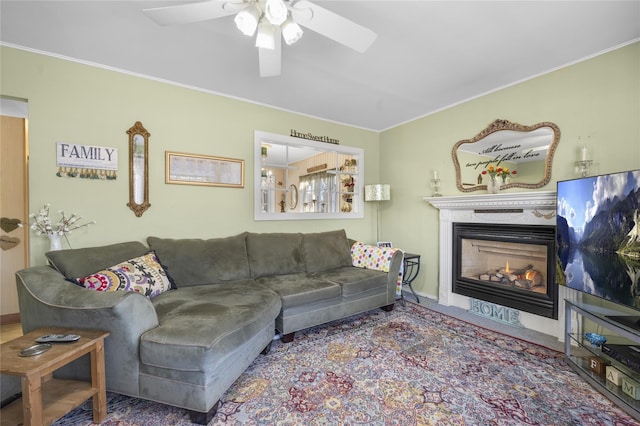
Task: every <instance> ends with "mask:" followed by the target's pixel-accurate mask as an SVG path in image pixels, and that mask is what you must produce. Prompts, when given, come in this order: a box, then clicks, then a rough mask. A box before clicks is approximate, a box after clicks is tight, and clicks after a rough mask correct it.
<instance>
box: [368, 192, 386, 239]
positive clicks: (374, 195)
mask: <svg viewBox="0 0 640 426" xmlns="http://www.w3.org/2000/svg"><path fill="white" fill-rule="evenodd" d="M364 200H365V201H375V202H376V242H378V241H380V201H389V200H391V185H388V184H382V183H377V184H375V185H365V186H364Z"/></svg>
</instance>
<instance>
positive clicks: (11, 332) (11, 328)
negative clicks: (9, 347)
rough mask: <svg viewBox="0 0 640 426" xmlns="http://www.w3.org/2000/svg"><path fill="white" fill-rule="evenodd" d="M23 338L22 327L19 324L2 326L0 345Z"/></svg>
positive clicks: (0, 327) (0, 326) (0, 329)
mask: <svg viewBox="0 0 640 426" xmlns="http://www.w3.org/2000/svg"><path fill="white" fill-rule="evenodd" d="M20 336H22V326H21V325H20V323H19V322H16V323H12V324H2V325H0V343H4V342H8V341H9V340H13V339H15V338H16V337H20Z"/></svg>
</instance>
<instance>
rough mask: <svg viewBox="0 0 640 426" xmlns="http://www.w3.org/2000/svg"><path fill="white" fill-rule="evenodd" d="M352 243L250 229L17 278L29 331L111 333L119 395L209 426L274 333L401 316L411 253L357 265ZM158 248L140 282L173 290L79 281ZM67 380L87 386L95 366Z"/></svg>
mask: <svg viewBox="0 0 640 426" xmlns="http://www.w3.org/2000/svg"><path fill="white" fill-rule="evenodd" d="M353 243H354V241H352V240H349V239H348V238H347V236H346V234H345V232H344V230H339V231H331V232H323V233H307V234H302V233H268V234H261V233H249V232H245V233H242V234H239V235H235V236H231V237H227V238H213V239H206V240H205V239H168V238H158V237H149V238H148V239H147V244H148V246H147V245H145V244H143V243H141V242H125V243H119V244H113V245H109V246H102V247H92V248H84V249H75V250H62V251H55V252H49V253H47V258H48V259H49V263H50V266H36V267H31V268H27V269H24V270H22V271H19V272H18V273H17V274H16V278H17V286H18V297H19V303H20V317H21V321H22V327H23V330H24V332H29V331H32V330H34V329H36V328H39V327H44V326H60V327H71V328H94V329H103V330H107V331H109V332H110V336H109V337H108V338H107V340H106V342H105V359H106V375H107V389H108V390H109V391H112V392H116V393H121V394H126V395H130V396H134V397H139V398H144V399H149V400H154V401H159V402H162V403H166V404H169V405H173V406H177V407H181V408H185V409H187V410H189V411H190V412H191V417H192V420H193V421H194V422H197V423H207V422H208V421H209V420H210V419H211V418H212V417H213V415H214V414H215V412H216V409H217V407H218V401H219V399H220V397H221V396H222V394H223V393H224V392H225V391H226V390H227V389H228V388H229V387H230V386H231V384H232V383H233V382H234V381H235V380H236V379H237V378H238V377H239V376H240V375H241V374H242V373H243V371H244V370H245V369H246V368H247V367H248V366H249V365H250V364H251V363H252V362H253V360H254V359H255V358H256V357H257V356H259V355H260V353H261V352H264V351H265V350H266V351H268V348H269V347H270V344H271V342H272V340H273V338H274V335H277V334H280V335H281V337H282V339H283V341H285V342H287V341H290V340H292V339H293V335H294V333H295V332H296V331H298V330H302V329H305V328H308V327H311V326H314V325H318V324H322V323H325V322H328V321H332V320H336V319H340V318H344V317H347V316H349V315H353V314H356V313H360V312H364V311H368V310H371V309H375V308H379V307H381V308H385V309H387V310H390V309H392V308H393V304H394V302H395V297H396V282H397V279H398V274H399V271H400V268H401V264H402V253H401V252H400V251H396V252H395V253H390V255H389V263H388V272H383V271H381V270H376V269H365V268H361V267H354V266H353V263H352V256H351V247H352V244H353ZM150 252H151V253H153V254H154V255H155V258H156V259H157V260H158V261H159V265H158V267H159V269H160V271H159V272H154V273H149V274H148V273H146V272H143V273H141V275H140V276H139V277H138V278H139V279H141V280H147V279H151V277H153V276H155V274H160V275H163V276H165V277H166V278H167V279H168V281H169V282H170V283H171V286H170V287H171V289H170V290H166V289H164V290H163V291H161V292H159V294H156V293H152V292H148V293H147V296H152V297H146V296H145V295H144V294H141V293H138V292H135V291H104V292H101V291H94V290H92V289H87V288H84V287H82V286H80V285H78V279H79V278H82V277H87V276H91V275H92V274H94V273H96V272H97V271H101V270H105V269H106V268H110V267H114V265H118V264H121V263H122V262H124V264H127V265H128V263H127V262H128V261H129V260H130V259H134V258H136V259H137V258H139V257H140V256H144V255H148V254H149V253H150ZM160 265H161V266H160ZM116 269H117V268H116ZM109 270H112V269H109ZM167 288H169V287H167ZM143 293H144V292H143ZM59 374H60V375H62V376H64V377H69V378H87V377H89V363H88V360H86V359H84V360H79V362H77V363H75V364H73V365H71V366H70V367H69V368H63V369H61V370H60V373H59Z"/></svg>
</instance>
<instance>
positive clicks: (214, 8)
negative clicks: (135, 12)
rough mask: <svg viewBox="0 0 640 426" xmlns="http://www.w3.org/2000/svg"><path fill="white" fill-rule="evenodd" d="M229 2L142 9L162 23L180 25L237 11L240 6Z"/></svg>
mask: <svg viewBox="0 0 640 426" xmlns="http://www.w3.org/2000/svg"><path fill="white" fill-rule="evenodd" d="M229 4H230V3H226V2H224V1H219V0H207V1H202V2H197V3H186V4H179V5H175V6H164V7H156V8H152V9H143V10H142V11H143V12H144V13H146V14H147V16H148V17H149V18H151V19H153V20H154V21H155V22H156V23H158V24H160V25H163V26H166V25H179V24H189V23H192V22H200V21H208V20H209V19H216V18H221V17H223V16H227V15H232V14H234V13H236V12H237V11H238V8H237V7H230V6H229ZM231 4H233V3H231Z"/></svg>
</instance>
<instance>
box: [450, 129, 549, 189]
mask: <svg viewBox="0 0 640 426" xmlns="http://www.w3.org/2000/svg"><path fill="white" fill-rule="evenodd" d="M559 142H560V128H558V126H557V125H556V124H554V123H551V122H548V121H545V122H542V123H537V124H534V125H531V126H525V125H522V124H518V123H512V122H509V121H507V120H496V121H494V122H493V123H491V124H490V125H489V127H487V128H486V129H484V130H483V131H481V132H480V133H478V134H477V135H476V136H474V137H473V138H471V139H463V140H461V141H458V142H457V143H456V144H455V145H454V146H453V151H452V153H451V155H452V157H453V163H454V166H455V169H456V185H457V187H458V189H459V190H460V191H462V192H471V191H478V190H483V189H485V190H486V189H487V181H488V176H487V175H483V174H482V172H483V170H486V169H487V168H488V167H489V166H491V165H493V166H494V167H495V168H497V167H503V168H504V167H506V168H508V169H509V170H510V171H511V172H513V171H515V172H516V174H511V175H510V177H509V178H508V180H507V181H506V182H505V183H504V184H503V185H502V187H501V188H502V189H507V188H531V189H535V188H541V187H543V186H544V185H546V184H547V183H549V180H550V179H551V165H552V162H553V154H554V153H555V150H556V148H557V147H558V143H559Z"/></svg>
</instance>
